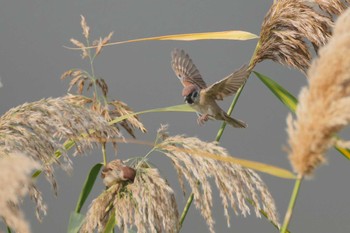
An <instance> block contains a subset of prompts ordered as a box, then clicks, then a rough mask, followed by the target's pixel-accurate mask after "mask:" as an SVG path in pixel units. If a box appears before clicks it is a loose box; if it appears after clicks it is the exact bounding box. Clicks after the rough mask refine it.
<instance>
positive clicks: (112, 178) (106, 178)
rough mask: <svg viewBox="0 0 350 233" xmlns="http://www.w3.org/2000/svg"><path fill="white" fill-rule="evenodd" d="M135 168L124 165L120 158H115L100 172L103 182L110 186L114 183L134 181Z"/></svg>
mask: <svg viewBox="0 0 350 233" xmlns="http://www.w3.org/2000/svg"><path fill="white" fill-rule="evenodd" d="M135 176H136V170H135V169H133V168H131V167H129V166H126V165H125V164H124V163H123V162H122V161H121V160H119V159H116V160H113V161H111V162H110V163H108V164H107V165H106V166H105V167H104V168H103V169H102V173H101V177H102V179H103V183H104V184H105V185H106V186H107V187H110V186H112V185H113V184H116V183H122V182H126V181H129V182H134V179H135Z"/></svg>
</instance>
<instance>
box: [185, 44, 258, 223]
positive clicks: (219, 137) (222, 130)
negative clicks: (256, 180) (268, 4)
mask: <svg viewBox="0 0 350 233" xmlns="http://www.w3.org/2000/svg"><path fill="white" fill-rule="evenodd" d="M259 48H260V40H259V41H258V43H257V44H256V46H255V50H254V52H253V55H252V57H251V59H250V61H249V69H250V71H251V70H253V68H254V64H253V63H254V58H255V55H256V53H257V52H258V50H259ZM249 75H250V73H249ZM249 75H248V77H249ZM244 86H245V84H243V85H242V86H241V87H240V88H239V89H238V91H237V93H236V95H235V97H234V98H233V100H232V103H231V106H230V108H229V109H228V111H227V114H228V115H231V113H232V111H233V109H234V108H235V106H236V103H237V101H238V98H239V96H240V95H241V93H242V91H243V88H244ZM225 127H226V122H223V123H222V125H221V127H220V129H219V131H218V133H217V135H216V138H215V141H217V142H219V141H220V139H221V136H222V134H223V133H224V131H225ZM192 201H193V193H191V195H190V196H189V198H188V200H187V203H186V206H185V208H184V210H183V211H182V214H181V219H180V228H179V229H181V227H182V223H183V221H184V220H185V218H186V215H187V212H188V210H189V208H190V207H191V204H192Z"/></svg>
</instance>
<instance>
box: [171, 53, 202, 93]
mask: <svg viewBox="0 0 350 233" xmlns="http://www.w3.org/2000/svg"><path fill="white" fill-rule="evenodd" d="M171 57H172V61H171V66H172V68H173V70H174V72H175V74H176V76H177V77H178V78H179V79H180V81H181V83H182V85H183V86H184V87H186V86H189V85H191V84H195V85H197V86H198V87H200V88H201V89H204V88H206V87H207V84H206V83H205V82H204V80H203V79H202V76H201V74H200V73H199V71H198V69H197V67H196V66H195V65H194V64H193V62H192V59H191V58H190V57H189V56H188V54H186V53H185V51H183V50H180V49H174V50H173V52H172V53H171Z"/></svg>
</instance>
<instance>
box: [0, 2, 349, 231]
mask: <svg viewBox="0 0 350 233" xmlns="http://www.w3.org/2000/svg"><path fill="white" fill-rule="evenodd" d="M271 3H272V0H269V1H268V0H259V1H257V0H244V1H243V0H241V1H233V0H222V1H210V0H186V1H185V0H178V1H164V0H142V1H136V0H100V1H93V0H85V1H83V0H78V1H77V0H75V1H71V0H60V1H54V0H31V1H19V0H14V1H6V0H0V77H1V82H2V84H3V87H2V88H1V89H0V113H1V114H3V113H5V112H6V111H7V110H8V109H10V108H11V107H15V106H17V105H19V104H22V103H24V102H31V101H36V100H39V99H41V98H46V97H51V96H52V97H58V96H62V95H64V94H65V93H66V92H67V86H68V82H67V81H61V80H60V78H59V77H60V75H61V74H62V73H63V72H64V71H66V70H68V69H70V68H73V67H81V68H85V69H88V64H87V62H86V61H82V60H81V58H80V54H79V53H78V52H74V51H70V50H67V49H65V48H63V47H62V46H63V45H70V42H69V39H70V38H71V37H73V38H76V39H79V40H82V35H81V28H80V14H83V15H85V17H86V19H87V23H88V25H89V26H90V27H91V29H92V38H96V39H97V38H98V37H100V36H105V35H107V34H108V33H109V32H110V31H114V32H115V34H114V36H113V38H112V41H120V40H126V39H133V38H140V37H148V36H156V35H167V34H177V33H191V32H206V31H221V30H231V29H237V30H246V31H250V32H253V33H256V34H258V33H259V31H260V25H261V22H262V20H263V18H264V16H265V14H266V12H267V10H268V8H269V6H270V5H271ZM255 44H256V41H197V42H175V41H158V42H142V43H136V44H126V45H119V46H112V47H107V48H105V49H104V51H103V52H102V54H101V55H100V57H99V58H97V60H96V62H95V69H96V70H95V71H96V74H97V75H98V76H102V77H103V78H104V79H105V80H106V81H107V83H108V84H109V88H110V97H112V98H116V99H119V100H122V101H124V102H126V103H127V104H128V105H129V106H130V107H132V108H133V109H134V110H135V111H139V110H144V109H150V108H157V107H163V106H170V105H176V104H181V103H183V99H182V97H181V95H180V93H181V84H180V83H179V81H178V80H177V78H176V77H175V75H174V74H173V71H172V69H171V66H170V52H171V50H172V49H173V48H183V49H185V51H187V52H188V53H189V54H190V55H191V57H192V59H193V61H194V63H195V64H196V65H197V67H198V68H199V70H200V71H201V73H202V75H203V77H204V79H205V80H206V82H207V83H213V82H215V81H217V80H219V79H221V78H223V77H224V76H226V75H227V74H229V73H230V72H232V71H233V70H235V69H236V68H238V67H239V66H241V65H242V64H244V63H247V62H248V61H249V59H250V57H251V55H252V53H253V51H254V46H255ZM255 70H256V71H258V72H261V73H263V74H265V75H268V76H270V77H272V78H273V79H274V80H276V81H277V82H279V83H280V84H281V85H283V86H284V87H286V88H287V89H288V90H290V91H291V92H292V93H293V94H295V95H297V94H298V93H299V90H300V87H301V86H303V85H305V84H306V80H305V77H304V76H303V75H302V74H300V73H299V72H298V71H295V70H289V69H288V68H286V67H282V66H280V65H278V64H275V63H272V62H263V63H262V64H259V65H258V66H257V67H256V69H255ZM231 100H232V98H228V99H227V100H225V101H224V102H223V103H221V106H223V107H224V108H227V107H228V106H229V104H230V103H231ZM287 114H288V109H287V108H286V107H284V106H283V105H282V104H281V103H280V102H279V101H278V100H277V99H276V98H275V97H274V96H273V95H272V94H271V93H270V92H269V90H267V88H266V87H265V86H264V85H263V84H262V83H261V82H260V81H259V80H258V79H256V78H255V77H254V76H251V78H250V79H249V80H248V83H247V85H246V87H245V90H244V92H243V94H242V95H241V98H240V99H239V101H238V104H237V107H236V108H235V111H234V113H233V115H234V116H235V117H237V118H239V119H242V120H244V121H246V122H247V123H248V125H249V127H248V128H247V129H233V128H231V127H227V130H226V131H225V133H224V136H223V138H222V141H221V145H222V146H224V147H226V148H227V149H228V150H229V152H230V153H231V154H232V155H235V156H237V157H240V158H244V159H249V160H255V161H260V162H264V163H268V164H273V165H276V166H280V167H284V168H287V169H290V165H289V162H288V160H287V155H286V153H285V152H284V151H283V146H285V145H286V140H287V137H286V133H285V127H286V123H285V119H286V116H287ZM141 120H142V121H143V122H144V124H145V126H146V127H147V128H148V130H149V133H148V134H147V135H140V134H139V139H141V140H153V138H154V136H155V132H156V131H157V129H158V128H159V125H160V124H161V123H167V124H169V131H170V133H171V134H173V135H175V134H186V135H188V136H198V137H200V138H201V139H202V140H207V141H210V140H213V139H214V138H215V135H216V132H217V129H218V128H219V127H220V125H221V123H219V122H209V123H207V124H206V125H205V126H202V127H200V126H198V125H197V124H196V116H195V114H193V113H157V114H146V115H142V116H141ZM148 149H149V148H147V147H143V146H136V145H120V151H119V154H118V156H120V157H121V158H128V157H129V156H140V155H144V154H145V153H147V151H148ZM328 155H329V165H327V166H323V167H321V168H320V169H318V170H317V172H316V174H315V176H314V178H313V179H311V180H307V181H305V182H304V183H303V185H302V188H301V192H300V196H299V198H298V201H297V205H296V208H295V212H294V216H293V219H292V223H291V225H290V230H291V232H310V233H316V232H317V233H319V232H349V231H350V224H349V214H350V210H349V206H350V199H349V198H348V197H349V193H350V189H349V185H348V184H349V181H348V177H349V175H350V169H349V166H350V162H349V161H347V160H346V159H344V158H343V157H342V156H340V155H339V154H338V153H337V152H335V151H334V150H332V151H330V152H329V153H328ZM112 158H113V156H112V154H111V153H110V155H109V159H110V160H111V159H112ZM151 159H152V162H153V163H154V164H156V165H157V167H158V168H159V170H160V171H161V173H162V174H163V175H164V176H165V177H167V179H168V180H169V182H170V184H171V185H172V186H173V187H174V188H175V189H176V190H177V200H178V203H179V209H180V210H182V208H183V206H184V204H185V202H186V200H187V197H182V195H181V192H180V190H179V185H178V182H177V178H176V173H175V171H174V170H173V169H172V168H171V164H170V161H169V160H167V159H166V158H164V157H162V156H161V155H159V154H154V155H153V156H152V157H151ZM100 160H101V156H100V154H99V151H98V150H97V151H94V152H91V153H89V154H88V155H87V156H82V157H78V158H74V171H73V174H72V175H71V176H69V175H67V174H65V173H64V172H63V171H60V170H59V169H58V170H57V173H56V174H57V180H58V183H59V192H58V197H57V198H55V197H54V196H53V192H52V191H51V188H50V186H49V184H48V182H46V180H44V179H43V177H41V178H40V179H39V181H38V184H39V187H40V188H41V190H42V191H43V193H44V197H45V201H46V202H47V204H48V208H49V209H48V215H47V216H46V217H45V218H44V220H43V223H39V222H38V221H37V220H36V219H35V215H34V208H33V205H32V203H31V202H30V201H28V200H26V201H25V210H26V216H27V218H28V220H29V221H30V222H31V226H32V230H33V232H53V233H56V232H57V233H60V232H66V229H67V224H68V218H69V214H70V212H71V211H72V210H73V209H74V207H75V204H76V201H77V199H78V196H79V192H80V189H81V186H82V184H83V182H84V180H85V177H86V174H87V172H88V171H89V169H90V168H91V167H92V166H93V165H94V164H95V163H97V162H100ZM261 175H262V177H263V179H264V181H265V182H266V184H267V185H268V186H269V188H270V190H271V193H272V195H273V196H274V198H275V200H276V203H277V207H278V210H279V212H280V215H281V218H283V216H284V213H285V210H286V207H287V205H288V201H289V197H290V194H291V191H292V188H293V181H290V180H283V179H280V178H276V177H272V176H269V175H265V174H261ZM102 190H103V185H102V182H101V180H98V185H96V186H95V188H94V190H93V192H92V194H91V196H90V198H89V202H90V201H91V200H92V198H94V197H96V196H97V195H98V194H99V193H100V192H101V191H102ZM214 195H215V196H216V197H217V196H218V193H217V192H216V191H214ZM86 207H87V206H85V208H83V211H86ZM213 212H214V216H215V221H216V224H215V229H216V231H217V232H240V233H243V232H246V233H248V232H249V233H250V232H276V230H275V228H274V227H273V226H272V225H271V224H270V223H268V222H267V221H266V219H264V218H263V219H257V218H256V217H255V216H254V215H252V216H249V217H247V218H244V217H242V216H234V214H233V212H232V211H231V212H230V213H231V216H232V218H231V225H232V226H231V228H227V226H226V221H225V218H224V215H223V211H222V206H221V202H220V199H219V198H218V197H217V198H215V202H214V210H213ZM0 229H4V228H3V227H0ZM182 232H208V230H207V226H206V224H205V222H204V220H203V218H202V217H201V215H200V213H199V211H198V210H196V209H195V208H194V206H192V208H191V209H190V211H189V215H188V218H187V219H186V220H185V223H184V227H183V230H182Z"/></svg>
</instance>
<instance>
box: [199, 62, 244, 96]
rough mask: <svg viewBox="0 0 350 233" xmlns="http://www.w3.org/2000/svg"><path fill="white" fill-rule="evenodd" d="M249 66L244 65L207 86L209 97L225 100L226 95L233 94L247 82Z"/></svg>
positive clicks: (206, 93)
mask: <svg viewBox="0 0 350 233" xmlns="http://www.w3.org/2000/svg"><path fill="white" fill-rule="evenodd" d="M248 74H249V71H248V66H247V65H244V66H242V67H241V68H239V69H238V70H236V71H235V72H234V73H232V74H230V75H229V76H227V77H226V78H224V79H222V80H220V81H218V82H216V83H214V84H212V85H211V86H210V87H208V88H206V89H205V90H204V91H205V95H206V96H207V98H209V97H210V98H215V99H216V100H223V99H224V97H226V96H230V95H233V94H235V93H236V92H237V90H238V89H239V88H240V87H241V86H242V85H243V84H244V83H245V81H246V80H247V78H248Z"/></svg>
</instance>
